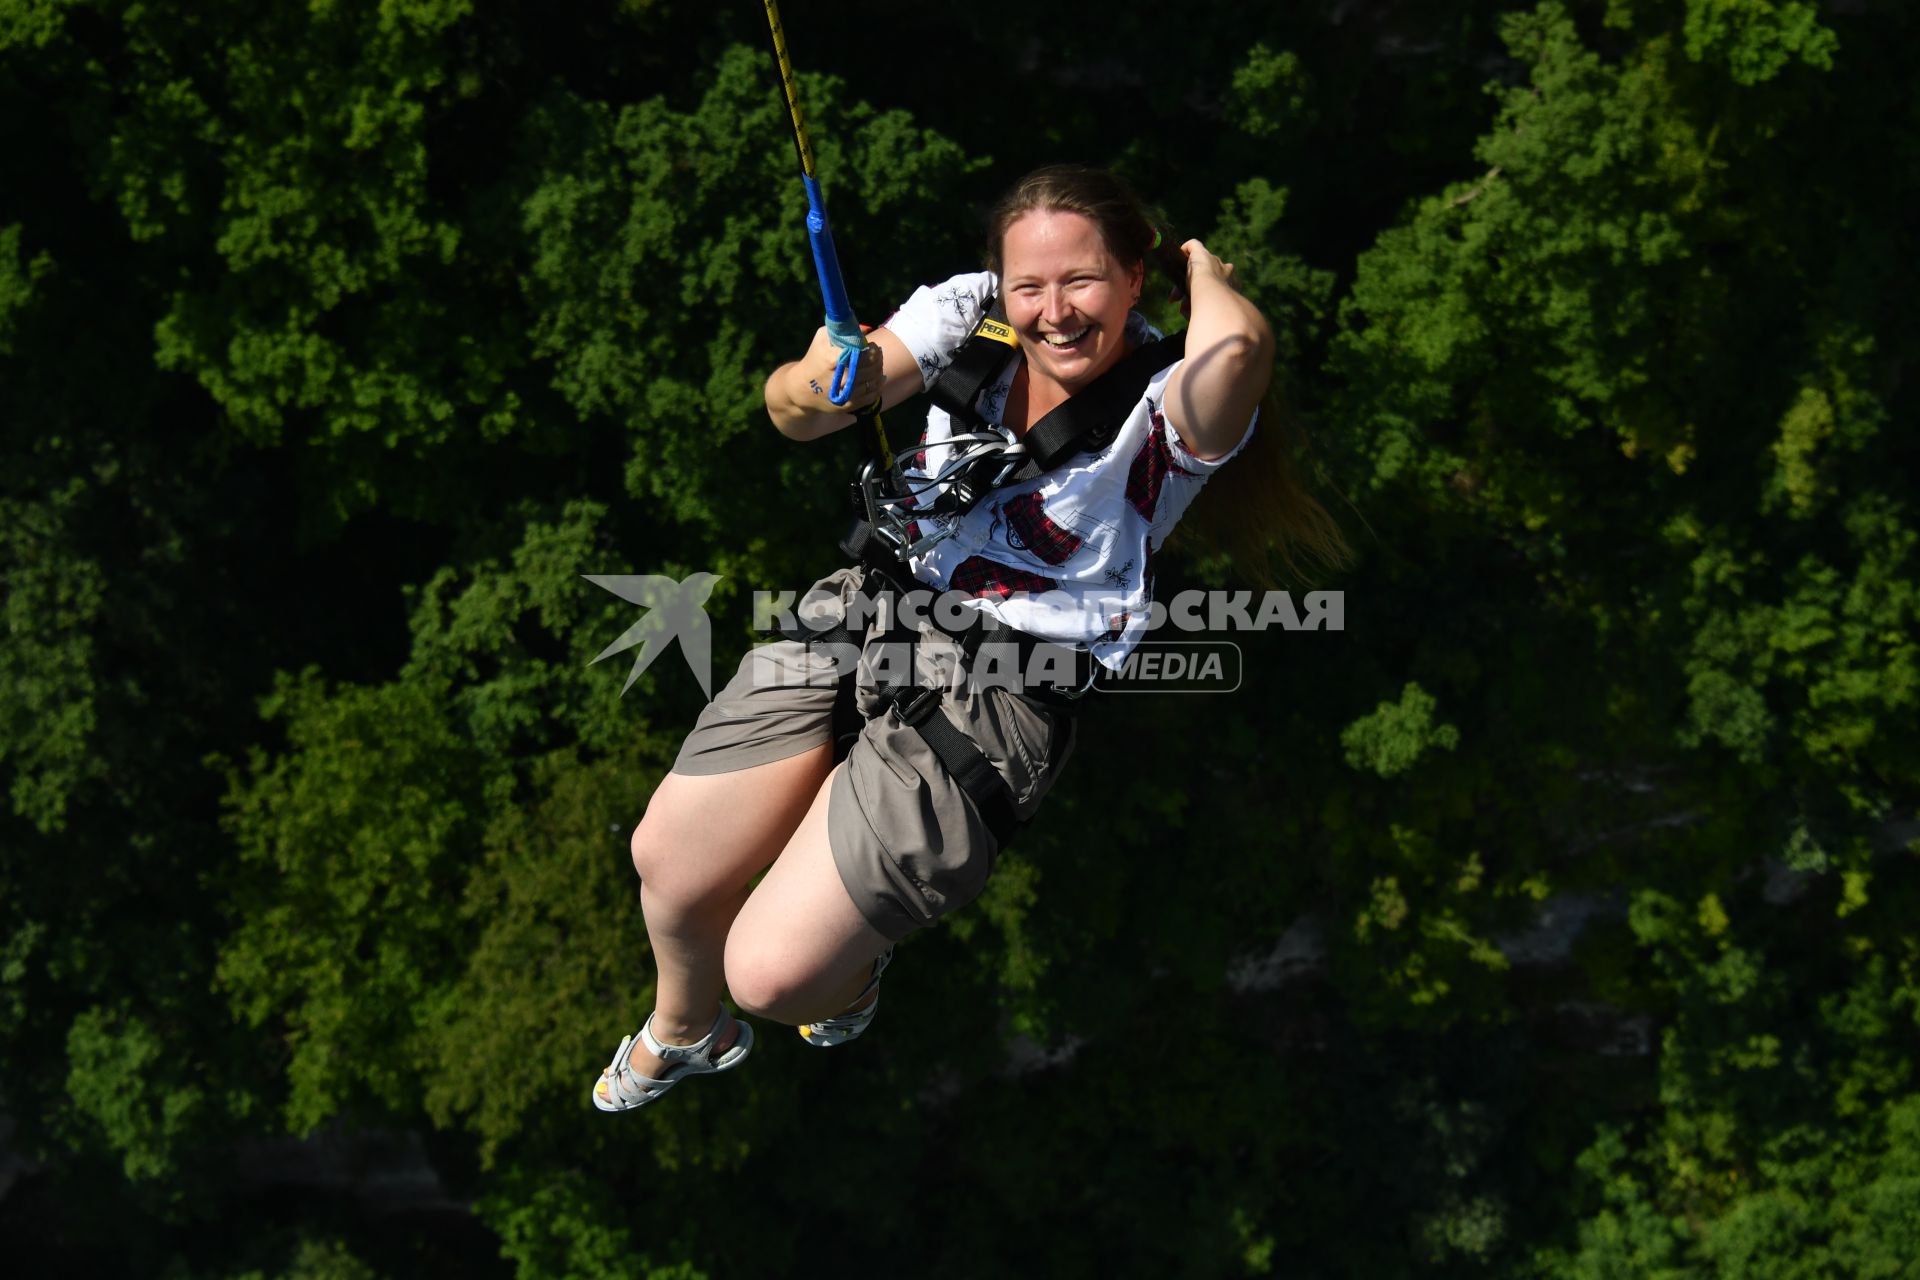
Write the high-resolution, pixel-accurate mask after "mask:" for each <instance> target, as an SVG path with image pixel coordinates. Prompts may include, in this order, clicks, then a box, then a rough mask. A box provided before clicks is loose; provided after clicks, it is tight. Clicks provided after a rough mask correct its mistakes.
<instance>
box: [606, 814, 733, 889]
mask: <svg viewBox="0 0 1920 1280" xmlns="http://www.w3.org/2000/svg"><path fill="white" fill-rule="evenodd" d="M668 825H669V824H667V823H665V822H662V821H656V820H654V819H653V817H652V813H651V811H649V814H648V817H646V818H642V819H641V820H640V825H639V826H637V827H635V828H634V829H633V838H632V839H631V840H629V841H628V842H627V847H628V851H629V852H630V853H631V854H632V855H633V870H634V874H635V875H637V876H639V877H640V882H641V884H642V885H644V886H645V888H646V891H647V896H648V897H649V898H650V899H652V900H653V901H654V902H655V903H658V904H660V905H663V906H668V905H671V906H678V907H681V908H685V909H687V910H699V909H700V908H702V907H705V906H708V905H710V904H714V903H719V902H722V901H730V900H731V899H732V897H733V896H734V895H735V894H736V893H737V892H738V890H739V886H738V885H735V884H732V883H731V882H727V881H724V880H722V879H721V878H719V877H717V876H716V875H715V874H714V864H713V861H712V860H711V859H702V858H700V857H699V856H698V855H699V850H698V849H697V848H690V847H689V845H688V842H687V841H686V840H685V839H675V838H674V837H673V836H672V834H671V833H670V832H669V831H667V830H666V827H667V826H668Z"/></svg>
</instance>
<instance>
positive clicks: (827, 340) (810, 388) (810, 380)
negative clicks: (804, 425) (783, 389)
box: [794, 325, 886, 413]
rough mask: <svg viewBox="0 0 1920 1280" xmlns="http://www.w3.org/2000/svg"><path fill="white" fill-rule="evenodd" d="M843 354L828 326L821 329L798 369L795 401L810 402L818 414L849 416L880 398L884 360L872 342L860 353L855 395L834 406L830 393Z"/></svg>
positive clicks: (798, 364) (800, 361)
mask: <svg viewBox="0 0 1920 1280" xmlns="http://www.w3.org/2000/svg"><path fill="white" fill-rule="evenodd" d="M841 351H842V348H841V347H840V346H839V345H838V344H837V343H835V342H834V340H833V335H832V334H830V333H829V332H827V326H825V325H821V326H820V328H819V330H818V331H817V332H815V334H814V335H813V341H812V342H811V343H809V344H808V346H807V354H806V355H804V356H801V357H800V359H799V362H798V363H797V364H796V366H795V373H794V380H795V382H796V383H798V384H799V385H798V386H797V387H796V388H795V389H794V392H795V394H794V398H795V399H796V400H800V399H801V398H802V397H803V396H804V397H806V398H808V399H809V400H810V401H811V404H810V406H809V407H811V408H812V409H813V410H814V412H816V413H849V412H851V411H852V410H854V409H863V408H865V407H866V406H867V405H870V404H872V403H873V402H874V401H875V400H878V399H879V398H880V387H881V384H882V383H883V382H884V381H885V380H886V372H885V357H884V356H883V355H882V354H881V350H880V347H879V346H878V345H877V344H875V343H872V342H869V343H868V344H867V345H866V348H865V349H864V350H862V351H861V352H860V366H859V370H858V372H857V373H856V374H855V376H854V379H853V394H852V395H850V396H848V397H847V401H846V403H845V404H835V403H834V402H833V399H832V397H831V396H829V395H828V394H827V391H828V388H830V387H831V386H833V379H834V377H835V375H836V374H837V373H838V371H839V368H840V356H841Z"/></svg>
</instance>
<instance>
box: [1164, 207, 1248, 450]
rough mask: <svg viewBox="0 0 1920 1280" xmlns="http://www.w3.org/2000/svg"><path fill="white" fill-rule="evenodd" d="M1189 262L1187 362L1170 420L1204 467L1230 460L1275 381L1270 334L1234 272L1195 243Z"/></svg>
mask: <svg viewBox="0 0 1920 1280" xmlns="http://www.w3.org/2000/svg"><path fill="white" fill-rule="evenodd" d="M1180 248H1181V249H1182V250H1183V251H1184V252H1185V253H1186V255H1187V298H1188V317H1189V318H1188V321H1187V354H1186V359H1184V360H1183V361H1181V363H1180V367H1179V368H1177V369H1175V370H1174V371H1173V377H1172V378H1170V379H1169V380H1168V382H1167V399H1166V407H1167V418H1168V421H1170V422H1172V423H1173V429H1174V430H1175V431H1177V432H1179V433H1180V442H1181V443H1182V444H1184V445H1186V446H1187V449H1188V450H1189V451H1190V452H1191V453H1192V454H1193V456H1194V457H1196V458H1199V459H1201V460H1203V461H1211V460H1212V459H1214V458H1222V457H1225V456H1226V455H1227V454H1229V453H1231V452H1233V447H1234V446H1235V445H1236V444H1239V443H1240V437H1242V436H1243V435H1245V434H1246V431H1247V424H1248V423H1249V422H1250V421H1252V419H1253V411H1254V409H1255V408H1257V407H1258V406H1259V404H1260V397H1261V396H1263V395H1265V394H1266V393H1267V384H1268V382H1269V381H1271V380H1272V378H1273V348H1274V342H1273V329H1272V328H1271V327H1270V326H1269V325H1268V324H1267V318H1266V317H1265V316H1263V315H1261V314H1260V309H1259V308H1258V307H1256V306H1254V305H1253V304H1252V303H1251V302H1248V301H1247V300H1246V298H1245V297H1243V296H1242V295H1241V293H1240V291H1239V290H1238V289H1236V288H1235V287H1234V285H1233V264H1232V263H1228V262H1222V261H1220V259H1218V258H1216V257H1214V256H1213V254H1211V253H1209V252H1208V251H1207V248H1206V246H1205V245H1203V244H1201V243H1200V242H1199V241H1198V240H1189V241H1187V242H1186V243H1185V244H1183V245H1181V246H1180Z"/></svg>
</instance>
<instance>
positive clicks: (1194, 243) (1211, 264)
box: [1180, 240, 1235, 318]
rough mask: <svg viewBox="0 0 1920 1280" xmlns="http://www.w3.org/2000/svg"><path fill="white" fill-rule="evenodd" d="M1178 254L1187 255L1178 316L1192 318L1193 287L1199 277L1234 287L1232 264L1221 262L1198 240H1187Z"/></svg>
mask: <svg viewBox="0 0 1920 1280" xmlns="http://www.w3.org/2000/svg"><path fill="white" fill-rule="evenodd" d="M1180 252H1182V253H1184V254H1186V255H1187V284H1186V287H1185V288H1184V289H1182V290H1180V314H1181V315H1183V316H1187V317H1188V318H1192V315H1193V311H1192V307H1193V286H1194V282H1195V280H1196V279H1197V278H1199V277H1202V276H1204V277H1206V278H1208V279H1212V280H1218V281H1220V282H1221V283H1222V284H1225V285H1227V286H1228V287H1230V288H1231V287H1235V286H1234V280H1233V264H1232V263H1231V262H1222V261H1220V259H1219V258H1217V257H1215V256H1214V254H1213V251H1212V250H1211V249H1209V248H1207V246H1206V245H1204V244H1202V243H1200V241H1198V240H1189V241H1187V242H1186V243H1184V244H1182V245H1181V246H1180Z"/></svg>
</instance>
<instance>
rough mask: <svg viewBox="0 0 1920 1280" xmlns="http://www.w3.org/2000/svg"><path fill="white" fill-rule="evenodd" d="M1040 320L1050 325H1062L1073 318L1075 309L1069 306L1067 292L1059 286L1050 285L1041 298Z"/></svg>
mask: <svg viewBox="0 0 1920 1280" xmlns="http://www.w3.org/2000/svg"><path fill="white" fill-rule="evenodd" d="M1040 318H1041V319H1042V320H1044V321H1046V323H1047V324H1049V325H1055V324H1062V323H1064V322H1066V321H1067V320H1070V319H1072V318H1073V308H1072V307H1071V306H1069V305H1068V304H1067V291H1066V290H1065V289H1062V288H1061V287H1060V286H1058V285H1049V286H1048V287H1047V290H1046V292H1045V293H1043V294H1042V295H1041V298H1040Z"/></svg>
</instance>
